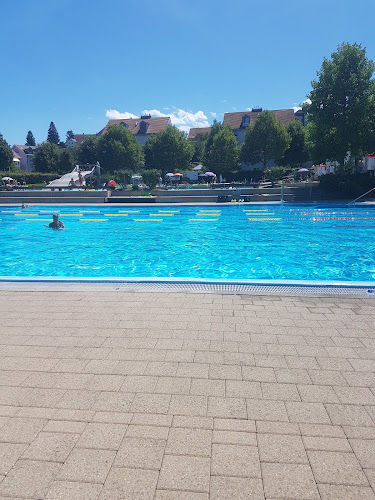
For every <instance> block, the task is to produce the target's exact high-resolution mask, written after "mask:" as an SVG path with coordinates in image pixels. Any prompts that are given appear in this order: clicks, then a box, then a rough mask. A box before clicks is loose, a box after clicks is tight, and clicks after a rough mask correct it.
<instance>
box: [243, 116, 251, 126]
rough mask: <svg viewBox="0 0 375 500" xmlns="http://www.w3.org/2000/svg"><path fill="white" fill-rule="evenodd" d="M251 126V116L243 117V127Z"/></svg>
mask: <svg viewBox="0 0 375 500" xmlns="http://www.w3.org/2000/svg"><path fill="white" fill-rule="evenodd" d="M249 125H250V116H249V115H243V117H242V122H241V127H244V128H245V127H248V126H249Z"/></svg>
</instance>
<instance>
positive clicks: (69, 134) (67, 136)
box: [66, 130, 74, 141]
mask: <svg viewBox="0 0 375 500" xmlns="http://www.w3.org/2000/svg"><path fill="white" fill-rule="evenodd" d="M69 139H74V133H73V130H68V131H67V133H66V140H67V141H69Z"/></svg>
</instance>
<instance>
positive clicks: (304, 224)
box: [0, 203, 375, 282]
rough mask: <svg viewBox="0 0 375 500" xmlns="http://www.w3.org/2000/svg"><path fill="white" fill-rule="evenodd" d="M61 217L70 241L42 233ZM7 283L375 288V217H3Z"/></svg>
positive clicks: (327, 209)
mask: <svg viewBox="0 0 375 500" xmlns="http://www.w3.org/2000/svg"><path fill="white" fill-rule="evenodd" d="M53 213H59V215H60V219H61V220H62V221H63V222H64V223H65V226H66V229H65V230H63V231H53V230H51V229H48V228H46V227H44V224H48V223H49V222H51V221H52V214H53ZM0 219H1V220H0V241H1V257H2V258H1V260H0V275H1V276H13V277H37V276H40V277H45V276H52V277H72V278H88V277H92V278H105V277H118V278H124V277H129V278H136V277H145V278H176V279H179V278H198V279H228V280H239V279H252V280H253V279H258V280H261V279H273V280H276V279H277V280H279V279H285V280H313V281H317V280H324V281H330V280H335V281H372V282H373V281H374V280H375V207H374V208H373V207H371V206H356V207H348V206H347V205H338V204H335V205H332V204H324V205H323V204H322V205H312V204H303V205H302V204H296V205H292V204H287V205H284V206H281V205H253V204H251V205H249V204H244V203H242V204H236V205H206V206H202V205H194V206H192V205H189V206H186V205H185V206H180V205H179V206H176V205H170V206H160V205H155V206H134V205H132V206H130V207H128V206H126V207H123V206H116V207H114V206H112V205H111V206H87V205H86V206H80V207H77V206H74V207H73V206H59V207H50V206H48V207H46V206H40V207H29V208H26V209H24V210H22V209H21V208H19V207H4V206H3V207H0Z"/></svg>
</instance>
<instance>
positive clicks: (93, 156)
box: [75, 136, 99, 165]
mask: <svg viewBox="0 0 375 500" xmlns="http://www.w3.org/2000/svg"><path fill="white" fill-rule="evenodd" d="M98 142H99V137H96V136H88V137H85V140H84V141H83V142H82V143H81V144H80V145H79V146H77V147H76V148H75V149H76V151H77V160H78V163H79V164H80V165H85V164H86V163H90V164H94V163H96V162H97V160H98Z"/></svg>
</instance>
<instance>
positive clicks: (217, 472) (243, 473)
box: [211, 444, 261, 477]
mask: <svg viewBox="0 0 375 500" xmlns="http://www.w3.org/2000/svg"><path fill="white" fill-rule="evenodd" d="M211 474H212V475H214V476H233V477H261V473H260V462H259V455H258V450H257V448H255V447H252V446H246V445H233V444H213V445H212V462H211Z"/></svg>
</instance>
